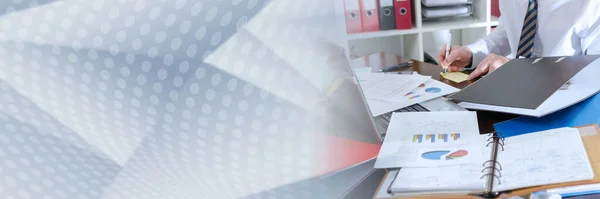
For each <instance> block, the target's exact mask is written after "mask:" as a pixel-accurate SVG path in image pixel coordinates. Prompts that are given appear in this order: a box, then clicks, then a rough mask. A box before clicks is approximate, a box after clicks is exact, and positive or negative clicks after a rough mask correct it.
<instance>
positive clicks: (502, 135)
mask: <svg viewBox="0 0 600 199" xmlns="http://www.w3.org/2000/svg"><path fill="white" fill-rule="evenodd" d="M494 133H496V134H500V137H501V138H502V139H503V140H504V134H502V133H501V132H497V131H495V132H494Z"/></svg>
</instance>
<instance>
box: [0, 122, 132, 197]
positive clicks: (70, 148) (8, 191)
mask: <svg viewBox="0 0 600 199" xmlns="http://www.w3.org/2000/svg"><path fill="white" fill-rule="evenodd" d="M42 131H44V129H42V128H38V127H35V126H31V125H28V124H27V123H24V122H21V121H19V120H17V119H15V118H13V117H11V116H10V115H8V114H5V113H0V144H1V145H2V148H1V149H0V151H1V152H0V157H1V158H2V161H1V162H0V168H2V169H1V170H0V173H1V174H2V175H1V176H2V177H1V179H0V184H2V186H0V187H2V188H3V189H4V190H3V191H1V192H0V195H2V198H10V197H12V198H68V197H69V196H72V197H76V198H101V197H102V195H103V194H104V192H105V191H106V190H107V188H108V187H109V186H110V184H111V183H112V181H113V180H114V179H115V178H116V176H117V175H119V171H120V170H121V168H122V167H120V166H119V165H118V164H116V163H114V162H112V161H111V160H109V159H105V158H101V157H98V156H97V154H93V153H90V152H88V149H85V148H79V147H77V146H75V145H73V144H71V143H70V142H69V141H66V140H63V139H61V138H58V137H55V136H54V135H50V134H46V133H41V132H42Z"/></svg>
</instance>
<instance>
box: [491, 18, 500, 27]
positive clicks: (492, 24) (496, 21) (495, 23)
mask: <svg viewBox="0 0 600 199" xmlns="http://www.w3.org/2000/svg"><path fill="white" fill-rule="evenodd" d="M498 21H499V20H498V17H496V16H492V22H491V23H490V26H498Z"/></svg>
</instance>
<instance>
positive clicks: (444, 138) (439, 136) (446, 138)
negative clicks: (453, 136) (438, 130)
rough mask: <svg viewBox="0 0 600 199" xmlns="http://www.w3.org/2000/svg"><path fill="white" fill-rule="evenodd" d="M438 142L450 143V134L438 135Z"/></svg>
mask: <svg viewBox="0 0 600 199" xmlns="http://www.w3.org/2000/svg"><path fill="white" fill-rule="evenodd" d="M438 140H444V142H448V134H438Z"/></svg>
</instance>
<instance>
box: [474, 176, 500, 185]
mask: <svg viewBox="0 0 600 199" xmlns="http://www.w3.org/2000/svg"><path fill="white" fill-rule="evenodd" d="M484 176H494V177H496V180H498V184H502V183H501V182H500V177H498V176H497V175H496V174H491V173H487V174H483V175H482V176H481V177H480V178H479V179H483V177H484Z"/></svg>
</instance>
